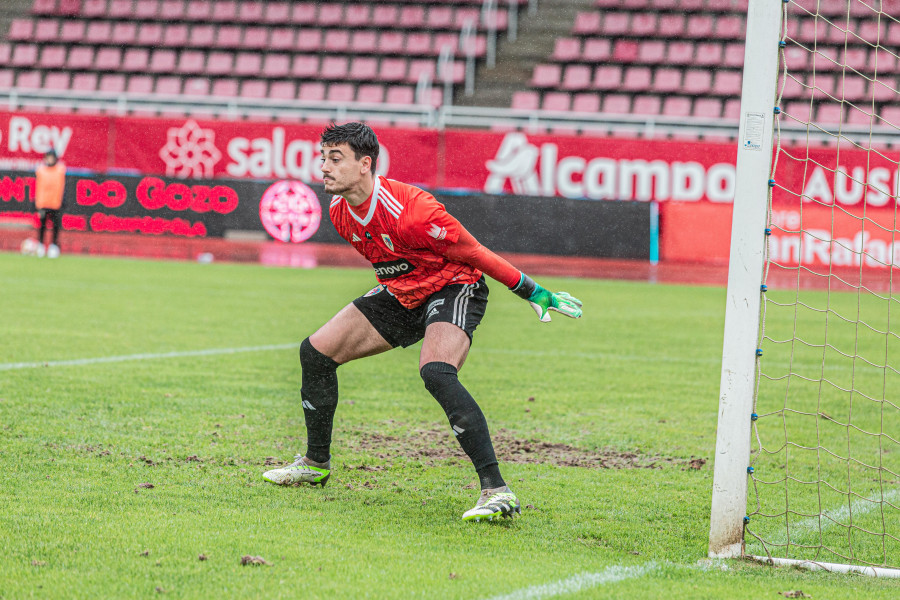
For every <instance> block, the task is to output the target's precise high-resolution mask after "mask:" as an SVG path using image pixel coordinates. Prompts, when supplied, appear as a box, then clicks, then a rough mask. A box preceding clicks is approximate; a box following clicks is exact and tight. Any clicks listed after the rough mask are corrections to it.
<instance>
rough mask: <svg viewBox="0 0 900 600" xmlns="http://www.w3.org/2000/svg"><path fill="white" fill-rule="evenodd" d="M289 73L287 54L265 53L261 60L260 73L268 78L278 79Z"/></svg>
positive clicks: (288, 56)
mask: <svg viewBox="0 0 900 600" xmlns="http://www.w3.org/2000/svg"><path fill="white" fill-rule="evenodd" d="M290 73H291V57H290V55H289V54H272V53H269V54H266V57H265V60H263V67H262V74H263V76H264V77H268V78H270V79H279V78H284V77H287V76H289V75H290Z"/></svg>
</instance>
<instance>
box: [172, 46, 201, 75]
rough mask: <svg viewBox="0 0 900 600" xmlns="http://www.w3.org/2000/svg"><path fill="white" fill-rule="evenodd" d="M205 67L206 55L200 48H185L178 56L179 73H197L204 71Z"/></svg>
mask: <svg viewBox="0 0 900 600" xmlns="http://www.w3.org/2000/svg"><path fill="white" fill-rule="evenodd" d="M205 67H206V56H205V55H204V54H203V52H200V51H199V50H183V51H182V52H181V54H180V55H179V56H178V68H177V72H178V73H181V74H183V75H196V74H198V73H203V71H204V69H205Z"/></svg>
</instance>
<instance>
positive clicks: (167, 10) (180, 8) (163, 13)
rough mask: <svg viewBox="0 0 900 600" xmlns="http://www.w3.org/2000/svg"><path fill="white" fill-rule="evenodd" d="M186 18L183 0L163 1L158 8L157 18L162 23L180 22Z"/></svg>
mask: <svg viewBox="0 0 900 600" xmlns="http://www.w3.org/2000/svg"><path fill="white" fill-rule="evenodd" d="M186 16H187V6H186V5H185V2H184V0H163V1H162V2H161V3H160V6H159V18H160V19H162V20H163V21H170V22H171V21H180V20H181V19H183V18H185V17H186Z"/></svg>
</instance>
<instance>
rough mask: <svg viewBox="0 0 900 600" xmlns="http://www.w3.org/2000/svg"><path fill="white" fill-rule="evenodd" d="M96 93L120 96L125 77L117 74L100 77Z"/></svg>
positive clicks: (123, 88) (123, 87)
mask: <svg viewBox="0 0 900 600" xmlns="http://www.w3.org/2000/svg"><path fill="white" fill-rule="evenodd" d="M97 91H98V92H105V93H107V94H121V93H122V92H124V91H125V76H124V75H121V74H119V73H113V74H106V75H102V76H101V77H100V83H99V84H98V86H97Z"/></svg>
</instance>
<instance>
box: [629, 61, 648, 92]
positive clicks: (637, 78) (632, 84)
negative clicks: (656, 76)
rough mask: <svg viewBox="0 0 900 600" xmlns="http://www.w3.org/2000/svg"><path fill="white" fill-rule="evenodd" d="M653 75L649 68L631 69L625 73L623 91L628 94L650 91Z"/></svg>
mask: <svg viewBox="0 0 900 600" xmlns="http://www.w3.org/2000/svg"><path fill="white" fill-rule="evenodd" d="M650 82H651V74H650V69H649V68H647V67H630V68H629V69H628V70H626V71H625V77H624V79H623V80H622V89H623V90H625V91H628V92H646V91H648V90H649V89H650Z"/></svg>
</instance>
